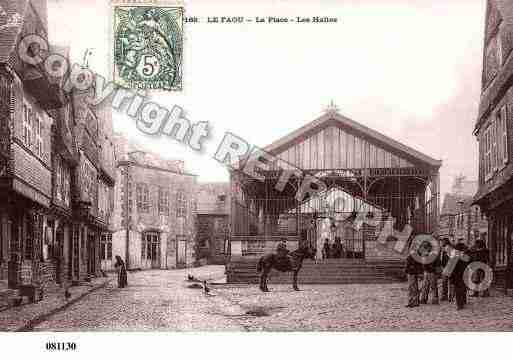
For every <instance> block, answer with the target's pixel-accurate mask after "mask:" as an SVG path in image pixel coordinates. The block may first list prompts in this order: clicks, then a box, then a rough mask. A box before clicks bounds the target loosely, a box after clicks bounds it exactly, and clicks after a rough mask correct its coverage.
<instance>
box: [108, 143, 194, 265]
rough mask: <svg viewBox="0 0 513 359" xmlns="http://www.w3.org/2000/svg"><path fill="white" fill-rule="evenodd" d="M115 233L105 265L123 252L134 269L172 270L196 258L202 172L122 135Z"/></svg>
mask: <svg viewBox="0 0 513 359" xmlns="http://www.w3.org/2000/svg"><path fill="white" fill-rule="evenodd" d="M116 154H117V171H116V184H117V185H116V190H115V208H114V216H113V217H112V221H111V224H112V227H113V229H114V233H113V235H112V239H111V243H108V242H107V243H105V247H106V248H111V249H110V250H109V253H107V255H105V256H103V257H102V258H104V259H103V261H102V268H103V269H104V270H112V269H113V257H115V256H116V255H119V256H121V258H123V259H124V260H125V261H126V262H127V266H128V268H129V269H151V268H153V269H157V268H159V269H168V268H181V267H186V266H191V265H192V264H193V263H194V257H195V254H194V248H193V244H194V243H193V242H194V216H193V213H194V210H195V208H194V206H195V185H196V176H195V175H192V174H190V173H187V172H186V171H185V169H184V163H183V161H179V160H165V159H162V158H160V157H159V156H158V155H156V154H152V153H149V152H147V151H140V150H138V149H137V146H136V145H134V144H131V143H129V142H128V141H127V140H126V139H124V138H123V137H121V136H117V137H116Z"/></svg>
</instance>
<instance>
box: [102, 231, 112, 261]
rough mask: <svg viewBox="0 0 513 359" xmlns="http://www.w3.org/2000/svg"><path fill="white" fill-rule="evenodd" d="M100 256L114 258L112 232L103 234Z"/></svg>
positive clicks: (106, 258) (104, 258)
mask: <svg viewBox="0 0 513 359" xmlns="http://www.w3.org/2000/svg"><path fill="white" fill-rule="evenodd" d="M100 258H101V259H102V260H109V261H110V260H112V234H111V233H108V234H102V236H101V238H100Z"/></svg>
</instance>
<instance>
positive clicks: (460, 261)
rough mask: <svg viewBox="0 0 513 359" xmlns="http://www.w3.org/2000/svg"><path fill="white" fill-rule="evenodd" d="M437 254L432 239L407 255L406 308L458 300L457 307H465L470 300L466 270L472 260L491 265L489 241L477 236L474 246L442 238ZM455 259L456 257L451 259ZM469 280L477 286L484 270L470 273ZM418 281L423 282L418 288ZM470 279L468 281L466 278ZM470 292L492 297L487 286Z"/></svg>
mask: <svg viewBox="0 0 513 359" xmlns="http://www.w3.org/2000/svg"><path fill="white" fill-rule="evenodd" d="M440 247H441V248H440V251H438V253H437V252H436V251H435V250H434V249H433V248H432V245H431V243H430V242H428V241H425V242H423V243H422V244H421V245H420V246H418V248H416V249H415V250H414V251H410V253H409V255H408V257H407V258H406V268H405V272H406V274H407V277H408V304H407V305H406V307H408V308H413V307H418V306H419V305H420V304H428V300H429V298H430V297H431V301H430V303H431V304H439V302H440V301H449V302H452V301H454V300H456V307H457V309H458V310H460V309H463V308H464V306H465V304H466V303H467V289H468V288H467V284H466V283H465V271H466V269H467V266H468V265H469V264H471V263H472V262H481V263H484V264H488V257H489V252H488V249H487V248H486V243H485V242H484V241H483V240H481V239H478V240H476V241H475V243H474V245H473V246H472V247H471V248H468V247H467V246H466V245H465V244H464V243H463V242H462V241H459V242H458V243H456V244H453V243H451V242H450V241H449V240H442V241H441V243H440ZM452 259H455V260H452ZM469 273H470V274H471V277H470V278H469V280H470V281H471V282H472V283H474V284H475V285H476V288H479V287H478V286H477V285H478V284H479V283H481V282H482V281H483V280H484V278H485V272H484V270H483V269H477V270H475V271H474V272H469ZM419 280H420V281H421V282H422V285H421V288H420V290H419ZM439 280H440V285H441V297H440V298H439V296H438V285H439ZM467 282H468V280H467ZM471 292H472V293H471V295H472V296H474V297H477V296H479V295H482V296H489V291H488V289H483V290H481V291H479V290H472V291H471Z"/></svg>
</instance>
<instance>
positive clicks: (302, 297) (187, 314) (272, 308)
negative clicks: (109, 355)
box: [0, 266, 513, 332]
mask: <svg viewBox="0 0 513 359" xmlns="http://www.w3.org/2000/svg"><path fill="white" fill-rule="evenodd" d="M189 274H190V275H193V276H194V277H196V278H200V279H201V280H207V281H208V283H209V284H207V286H208V288H209V292H208V293H205V291H204V290H203V288H202V287H201V286H198V284H199V283H191V282H188V281H186V278H187V275H189ZM223 277H224V267H222V266H205V267H199V268H192V269H182V270H152V271H141V272H134V273H129V275H128V287H127V288H123V289H119V288H117V287H116V283H115V281H113V282H109V283H107V284H106V285H105V286H103V287H101V288H99V289H97V290H95V291H94V292H91V293H90V294H88V295H87V296H85V297H83V298H82V299H81V300H80V301H77V302H75V303H73V304H71V305H69V306H67V307H66V308H64V309H63V310H60V311H58V312H56V313H54V314H52V315H51V316H48V317H46V318H45V320H43V321H39V322H37V323H35V325H33V326H31V327H29V328H28V329H29V330H35V331H237V332H241V331H511V330H513V305H512V304H513V299H512V298H511V297H508V296H505V295H503V294H502V293H499V292H496V291H492V296H491V297H488V298H469V304H468V306H467V307H466V308H465V309H464V310H462V311H457V310H456V305H455V303H447V302H442V304H440V305H423V306H420V307H418V308H413V309H409V308H405V306H404V305H405V304H406V297H407V292H406V284H405V283H395V284H375V285H372V284H371V285H369V284H365V285H363V284H351V285H300V287H301V291H300V292H296V291H293V290H292V288H291V286H290V285H269V289H271V292H269V293H263V292H261V291H260V290H259V289H258V287H257V286H256V285H244V284H238V285H231V284H223V281H222V279H223ZM214 283H218V284H214ZM194 287H198V288H194ZM1 314H2V313H0V315H1ZM0 322H3V321H2V317H1V316H0Z"/></svg>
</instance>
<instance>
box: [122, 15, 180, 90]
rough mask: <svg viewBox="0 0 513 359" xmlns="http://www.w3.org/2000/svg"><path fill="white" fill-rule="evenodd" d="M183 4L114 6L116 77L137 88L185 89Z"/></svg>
mask: <svg viewBox="0 0 513 359" xmlns="http://www.w3.org/2000/svg"><path fill="white" fill-rule="evenodd" d="M182 59H183V7H180V6H140V5H138V6H114V80H115V82H116V83H117V84H118V85H120V86H123V87H126V88H132V89H137V90H168V91H181V90H182Z"/></svg>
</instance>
